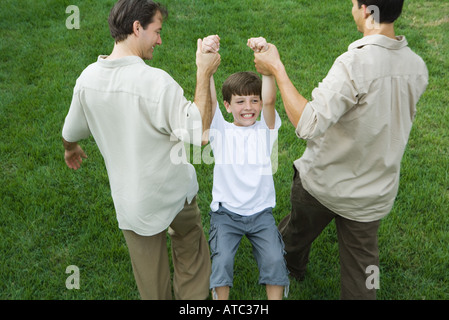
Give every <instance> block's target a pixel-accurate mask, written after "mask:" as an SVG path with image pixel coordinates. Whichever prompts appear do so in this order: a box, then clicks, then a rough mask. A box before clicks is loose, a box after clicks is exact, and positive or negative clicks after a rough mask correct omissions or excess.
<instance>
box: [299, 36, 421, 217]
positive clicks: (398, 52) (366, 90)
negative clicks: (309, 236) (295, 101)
mask: <svg viewBox="0 0 449 320" xmlns="http://www.w3.org/2000/svg"><path fill="white" fill-rule="evenodd" d="M427 84H428V71H427V68H426V65H425V63H424V61H423V60H422V59H421V58H420V57H419V56H418V55H416V54H415V53H414V52H413V51H412V50H411V49H410V48H409V47H408V44H407V41H406V39H405V37H403V36H400V37H397V39H392V38H388V37H386V36H383V35H372V36H366V37H363V38H362V39H360V40H358V41H355V42H354V43H352V44H351V45H350V46H349V49H348V51H347V52H345V53H344V54H342V55H341V56H340V57H338V58H337V60H336V61H335V63H334V65H333V66H332V68H331V69H330V71H329V73H328V75H327V76H326V77H325V79H324V80H323V81H322V82H321V83H320V84H319V86H318V87H317V88H316V89H314V90H313V92H312V99H311V101H310V102H309V103H308V104H307V105H306V108H305V109H304V112H303V114H302V116H301V118H300V120H299V122H298V125H297V128H296V134H297V136H298V137H300V138H302V139H306V140H307V148H306V150H305V152H304V154H303V156H302V157H301V158H300V159H298V160H296V161H295V166H296V168H297V169H298V171H299V172H300V176H301V181H302V184H303V186H304V188H305V189H306V190H307V191H308V192H309V193H310V194H311V195H312V196H314V197H315V198H316V199H317V200H318V201H319V202H321V203H322V204H323V205H324V206H326V207H327V208H328V209H330V210H332V211H333V212H335V213H336V214H338V215H341V216H343V217H345V218H348V219H350V220H355V221H361V222H369V221H375V220H379V219H381V218H382V217H384V216H385V215H387V214H388V213H389V212H390V211H391V208H392V206H393V203H394V200H395V198H396V195H397V191H398V186H399V172H400V163H401V159H402V156H403V154H404V150H405V147H406V144H407V141H408V138H409V134H410V130H411V127H412V122H413V120H414V117H415V113H416V104H417V103H418V100H419V98H420V96H421V95H422V94H423V92H424V91H425V88H426V86H427Z"/></svg>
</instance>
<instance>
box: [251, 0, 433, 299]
mask: <svg viewBox="0 0 449 320" xmlns="http://www.w3.org/2000/svg"><path fill="white" fill-rule="evenodd" d="M352 3H353V8H352V14H353V17H354V20H355V22H356V25H357V28H358V30H359V31H360V32H362V33H363V35H364V37H363V38H362V39H360V40H358V41H355V42H354V43H352V44H351V45H350V46H349V48H348V51H347V52H346V53H344V54H342V55H341V56H340V57H338V58H337V60H336V61H335V63H334V65H333V66H332V68H331V70H330V71H329V73H328V75H327V76H326V78H325V79H324V80H323V81H322V82H321V83H320V84H319V86H318V88H316V89H314V90H313V92H312V100H311V101H307V100H306V99H305V98H304V97H303V96H302V95H301V94H299V92H298V91H297V90H296V88H295V87H294V86H293V84H292V82H291V81H290V79H289V77H288V75H287V73H286V71H285V68H284V66H283V64H282V62H281V60H280V57H279V53H278V51H277V49H276V47H275V46H274V45H270V49H269V50H268V51H267V52H266V53H256V54H255V58H256V60H255V62H256V68H257V70H258V71H259V72H260V73H262V74H266V75H269V74H273V75H274V76H275V77H276V81H277V83H278V87H279V89H280V91H281V95H282V98H283V102H284V105H285V110H286V113H287V115H288V117H289V119H290V121H291V122H292V124H293V125H294V126H295V127H296V135H297V136H298V137H299V138H301V139H305V140H307V148H306V150H305V152H304V154H303V156H302V157H301V158H299V159H298V160H296V161H295V162H294V168H295V176H294V181H293V186H292V194H291V202H292V211H291V213H290V214H289V215H288V216H287V217H285V219H284V220H283V221H281V223H280V225H279V229H280V231H281V233H282V235H283V238H284V241H285V248H286V251H287V255H286V260H287V263H288V268H289V270H290V272H291V274H292V275H293V276H295V277H296V278H299V279H302V278H303V277H304V274H305V271H306V265H307V262H308V256H309V251H310V247H311V244H312V242H313V240H314V239H315V238H316V237H317V236H318V235H319V234H320V233H321V231H322V230H323V229H324V228H325V227H326V225H327V224H328V223H329V222H330V221H331V220H333V219H335V222H336V226H337V233H338V242H339V251H340V265H341V294H340V297H341V298H342V299H375V298H376V289H378V287H379V286H378V278H377V279H376V277H375V276H376V275H377V276H378V270H379V253H378V244H377V232H378V227H379V224H380V220H381V219H382V218H383V217H385V216H386V215H387V214H388V213H389V212H390V210H391V208H392V206H393V203H394V200H395V197H396V195H397V191H398V186H399V172H400V163H401V159H402V156H403V154H404V150H405V147H406V144H407V141H408V138H409V133H410V130H411V126H412V122H413V119H414V117H415V112H416V104H417V102H418V100H419V98H420V96H421V95H422V94H423V92H424V91H425V88H426V86H427V83H428V72H427V68H426V65H425V63H424V61H423V60H422V59H421V58H420V57H419V56H417V55H416V54H415V53H413V52H412V51H411V50H410V48H409V47H408V46H407V41H406V39H405V37H404V36H396V34H395V30H394V21H395V20H396V19H397V18H398V17H399V16H400V14H401V12H402V6H403V1H400V0H389V1H378V0H371V1H363V0H358V1H357V0H352ZM372 13H373V14H372ZM373 274H374V276H373Z"/></svg>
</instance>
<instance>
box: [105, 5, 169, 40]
mask: <svg viewBox="0 0 449 320" xmlns="http://www.w3.org/2000/svg"><path fill="white" fill-rule="evenodd" d="M157 12H160V13H161V14H162V17H163V18H164V19H165V18H166V17H167V15H168V12H167V9H166V8H164V7H163V6H162V5H161V4H160V3H157V2H154V1H151V0H119V1H118V2H117V3H116V4H115V5H114V7H113V8H112V10H111V13H110V14H109V19H108V23H109V30H110V31H111V36H112V37H113V38H114V39H115V42H120V41H123V40H125V39H126V38H128V35H130V34H131V33H133V24H134V21H139V23H140V25H141V26H142V28H144V29H146V28H147V27H148V25H149V24H150V23H152V22H153V19H154V16H155V15H156V13H157Z"/></svg>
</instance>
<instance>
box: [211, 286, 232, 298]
mask: <svg viewBox="0 0 449 320" xmlns="http://www.w3.org/2000/svg"><path fill="white" fill-rule="evenodd" d="M212 299H214V300H229V287H228V286H225V287H217V288H213V289H212Z"/></svg>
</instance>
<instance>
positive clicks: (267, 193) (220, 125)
mask: <svg viewBox="0 0 449 320" xmlns="http://www.w3.org/2000/svg"><path fill="white" fill-rule="evenodd" d="M280 126H281V118H280V117H279V114H278V113H277V111H276V120H275V126H274V129H269V128H268V126H267V125H266V123H265V120H264V117H263V114H262V113H261V116H260V121H256V122H255V123H254V124H253V125H252V126H249V127H239V126H236V125H234V124H233V123H229V122H227V121H226V120H225V119H224V117H223V115H222V113H221V111H220V108H219V106H218V105H217V107H216V109H215V114H214V117H213V119H212V123H211V127H210V134H209V140H210V145H211V148H212V151H213V153H214V158H215V167H214V181H213V187H212V203H211V205H210V207H211V210H212V211H217V210H218V207H219V205H220V203H221V205H222V206H223V207H225V208H226V209H228V210H230V211H232V212H234V213H237V214H239V215H244V216H249V215H252V214H255V213H257V212H260V211H262V210H263V209H266V208H269V207H271V208H274V207H275V205H276V194H275V190H274V182H273V174H272V165H271V153H272V150H273V146H274V143H275V141H276V139H277V137H278V130H279V128H280Z"/></svg>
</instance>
